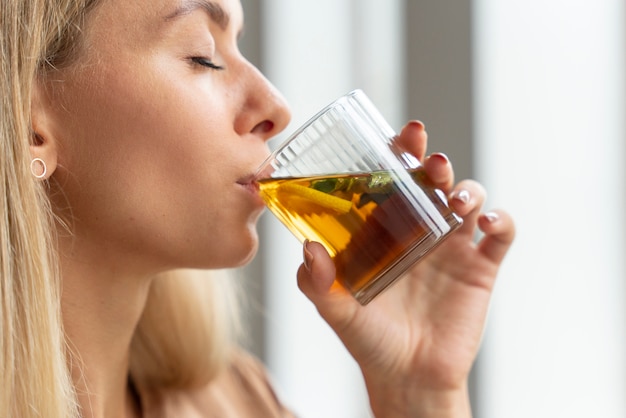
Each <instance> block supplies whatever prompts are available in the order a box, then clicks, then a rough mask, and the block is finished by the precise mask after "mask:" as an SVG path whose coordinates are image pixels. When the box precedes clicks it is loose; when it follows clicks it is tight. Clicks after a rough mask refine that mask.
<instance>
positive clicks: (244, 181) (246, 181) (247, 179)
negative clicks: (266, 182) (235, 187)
mask: <svg viewBox="0 0 626 418" xmlns="http://www.w3.org/2000/svg"><path fill="white" fill-rule="evenodd" d="M237 183H238V184H241V185H242V186H248V185H251V184H255V183H256V176H255V175H254V174H247V175H246V176H244V177H241V178H240V179H239V180H237Z"/></svg>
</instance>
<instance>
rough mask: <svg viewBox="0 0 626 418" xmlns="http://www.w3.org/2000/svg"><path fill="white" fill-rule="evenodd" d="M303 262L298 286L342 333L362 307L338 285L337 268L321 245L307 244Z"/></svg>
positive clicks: (304, 249) (329, 322)
mask: <svg viewBox="0 0 626 418" xmlns="http://www.w3.org/2000/svg"><path fill="white" fill-rule="evenodd" d="M303 252H304V263H303V264H302V265H301V266H300V268H299V269H298V287H299V288H300V290H301V291H302V293H304V295H305V296H306V297H307V298H309V300H311V302H313V304H314V305H315V307H316V308H317V310H318V311H319V313H320V315H321V316H322V317H323V318H324V319H325V320H326V322H328V324H329V325H330V326H331V327H332V328H333V329H335V330H336V331H337V330H341V329H342V328H343V327H344V326H345V324H347V323H349V322H350V320H351V318H352V317H353V316H354V314H355V312H356V311H357V309H359V307H360V305H359V303H358V302H357V301H356V299H354V297H352V295H350V293H349V292H348V291H347V290H346V289H344V288H343V287H342V286H341V285H340V284H338V283H336V282H335V265H334V264H333V262H332V259H331V258H330V256H329V255H328V252H327V251H326V249H325V248H324V247H323V246H322V244H320V243H318V242H309V241H307V242H305V243H304V247H303Z"/></svg>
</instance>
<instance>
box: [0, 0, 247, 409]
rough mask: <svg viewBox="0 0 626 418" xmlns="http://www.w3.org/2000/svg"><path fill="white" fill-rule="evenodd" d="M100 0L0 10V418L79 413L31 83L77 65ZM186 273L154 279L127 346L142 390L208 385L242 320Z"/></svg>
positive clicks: (209, 283)
mask: <svg viewBox="0 0 626 418" xmlns="http://www.w3.org/2000/svg"><path fill="white" fill-rule="evenodd" d="M97 1H98V0H19V1H3V4H2V7H1V8H0V54H1V55H0V56H1V61H0V92H1V94H0V183H1V184H2V186H1V187H2V192H3V193H2V194H1V196H0V199H1V200H0V323H1V326H2V328H1V329H0V416H1V417H20V418H27V417H43V416H45V417H50V418H77V417H79V416H80V412H79V407H78V405H77V401H76V394H75V392H74V387H73V384H72V380H71V377H70V373H69V370H68V355H69V353H68V349H67V342H66V340H65V336H64V334H63V327H62V319H61V314H60V312H61V309H60V288H61V280H60V275H59V269H58V265H57V259H56V257H57V255H56V240H55V218H54V213H53V210H52V208H51V204H50V200H49V198H48V196H47V191H48V190H47V188H46V186H47V184H46V183H45V182H41V181H39V180H37V179H35V178H34V176H33V175H32V173H31V172H30V159H31V155H30V150H29V146H30V145H31V144H32V143H33V136H34V133H33V132H32V128H31V126H32V125H31V109H30V107H31V97H32V94H33V88H34V85H35V83H45V80H46V77H47V75H48V74H50V73H52V72H54V71H58V70H62V69H63V68H65V67H67V66H71V63H72V61H73V60H74V58H75V56H76V55H77V54H78V53H79V50H80V46H81V45H80V41H81V27H82V24H83V22H84V20H85V17H86V14H87V13H88V10H89V8H91V7H95V6H94V3H96V2H97ZM187 275H189V272H187V271H185V272H173V273H168V274H165V275H163V276H164V277H160V278H157V279H155V280H154V282H153V286H152V289H151V293H150V296H149V298H148V303H147V306H146V310H145V313H144V315H143V317H142V319H141V321H140V324H139V326H138V329H137V333H136V337H135V340H134V341H133V344H132V349H131V375H132V378H133V379H134V380H136V381H137V382H138V383H139V384H141V385H143V386H168V387H178V388H183V387H188V386H195V385H199V384H203V383H206V382H208V381H209V380H210V379H211V378H212V377H213V376H214V375H215V373H217V371H218V370H219V365H221V364H224V363H225V361H226V358H227V355H228V352H229V344H230V343H231V342H232V341H233V338H232V335H231V330H232V329H234V328H233V325H234V323H233V322H231V321H229V318H233V317H235V316H236V315H231V312H229V309H230V308H232V307H233V306H234V304H233V303H232V297H227V298H224V297H223V295H224V294H229V295H232V292H231V290H232V289H229V285H228V284H223V283H222V282H221V281H219V280H210V279H207V278H206V277H200V276H203V275H204V274H202V275H201V274H199V273H198V272H192V274H191V276H193V277H189V278H181V277H180V276H187ZM175 277H176V278H175ZM183 299H184V302H182V303H181V300H183ZM218 302H219V303H218ZM225 312H226V313H225Z"/></svg>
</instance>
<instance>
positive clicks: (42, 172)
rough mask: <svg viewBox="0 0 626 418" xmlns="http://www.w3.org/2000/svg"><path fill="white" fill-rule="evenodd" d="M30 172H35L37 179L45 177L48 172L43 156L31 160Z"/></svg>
mask: <svg viewBox="0 0 626 418" xmlns="http://www.w3.org/2000/svg"><path fill="white" fill-rule="evenodd" d="M30 172H31V173H33V176H35V178H37V179H43V178H45V177H46V174H48V167H47V166H46V162H45V161H44V160H42V159H41V158H33V159H32V161H31V162H30Z"/></svg>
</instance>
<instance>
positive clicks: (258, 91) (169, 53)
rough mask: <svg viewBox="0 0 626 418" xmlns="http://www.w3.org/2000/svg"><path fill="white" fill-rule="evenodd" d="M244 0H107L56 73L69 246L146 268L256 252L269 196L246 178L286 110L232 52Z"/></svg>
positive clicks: (232, 260)
mask: <svg viewBox="0 0 626 418" xmlns="http://www.w3.org/2000/svg"><path fill="white" fill-rule="evenodd" d="M242 25H243V15H242V10H241V5H240V4H239V1H237V0H210V1H209V0H133V1H128V0H101V1H100V2H99V4H98V6H97V7H96V8H95V9H94V10H93V11H92V12H91V13H90V15H89V16H88V19H87V23H86V29H85V32H84V37H85V47H84V51H83V52H81V53H80V56H79V58H78V59H77V61H76V62H75V63H73V64H72V67H71V68H69V69H65V70H62V72H61V73H60V75H59V77H56V76H55V81H54V83H55V85H56V86H59V85H60V86H62V87H61V88H58V89H56V88H55V89H54V90H55V91H56V92H57V93H55V94H53V96H52V97H53V99H52V100H51V101H50V103H51V106H50V110H49V115H51V120H53V121H54V122H53V123H52V126H53V129H52V131H53V133H54V135H53V137H54V139H55V141H56V143H57V151H58V167H57V170H56V171H55V173H54V180H55V182H54V183H55V184H57V183H58V184H59V185H60V186H59V187H60V188H61V190H60V193H58V194H57V196H56V197H55V198H54V204H55V206H56V207H57V210H59V211H63V209H62V208H63V207H69V208H70V209H69V210H65V214H66V215H67V214H70V216H71V218H72V232H73V234H74V237H73V246H72V250H71V251H72V254H74V255H75V256H77V257H80V259H81V260H84V261H88V260H92V261H94V260H97V262H103V263H104V262H107V264H108V265H111V262H114V263H118V264H120V267H121V263H125V262H128V260H134V261H133V263H136V264H137V265H141V266H142V267H144V268H146V267H149V268H154V267H157V268H173V267H206V268H220V267H228V266H236V265H240V264H242V263H244V262H246V261H248V260H249V259H250V258H251V257H252V255H253V254H254V252H255V250H256V247H257V242H258V239H257V235H256V221H257V218H258V217H259V215H260V213H261V211H262V210H263V204H262V202H261V200H260V199H259V197H258V195H257V194H256V192H255V191H254V190H252V189H253V188H252V187H250V184H249V181H250V176H251V174H252V173H253V172H254V171H255V169H256V167H257V166H258V165H259V164H260V163H261V162H262V161H263V160H264V158H265V157H266V156H267V154H268V150H267V147H266V141H267V140H268V139H269V138H270V137H271V136H273V135H275V134H276V133H277V132H279V131H281V130H282V129H284V127H285V126H286V124H287V123H288V120H289V111H288V109H287V107H286V105H285V103H284V101H283V99H282V97H281V96H280V95H279V94H278V93H277V92H276V90H275V89H274V88H273V87H272V86H271V85H270V84H269V83H268V82H267V80H265V79H264V78H263V76H262V75H261V74H260V73H259V72H258V71H257V70H256V69H255V68H254V67H253V66H252V65H251V64H250V63H249V62H248V61H246V60H245V59H244V58H243V57H242V56H241V54H240V53H239V51H238V48H237V37H238V35H239V33H240V31H241V30H242Z"/></svg>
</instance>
